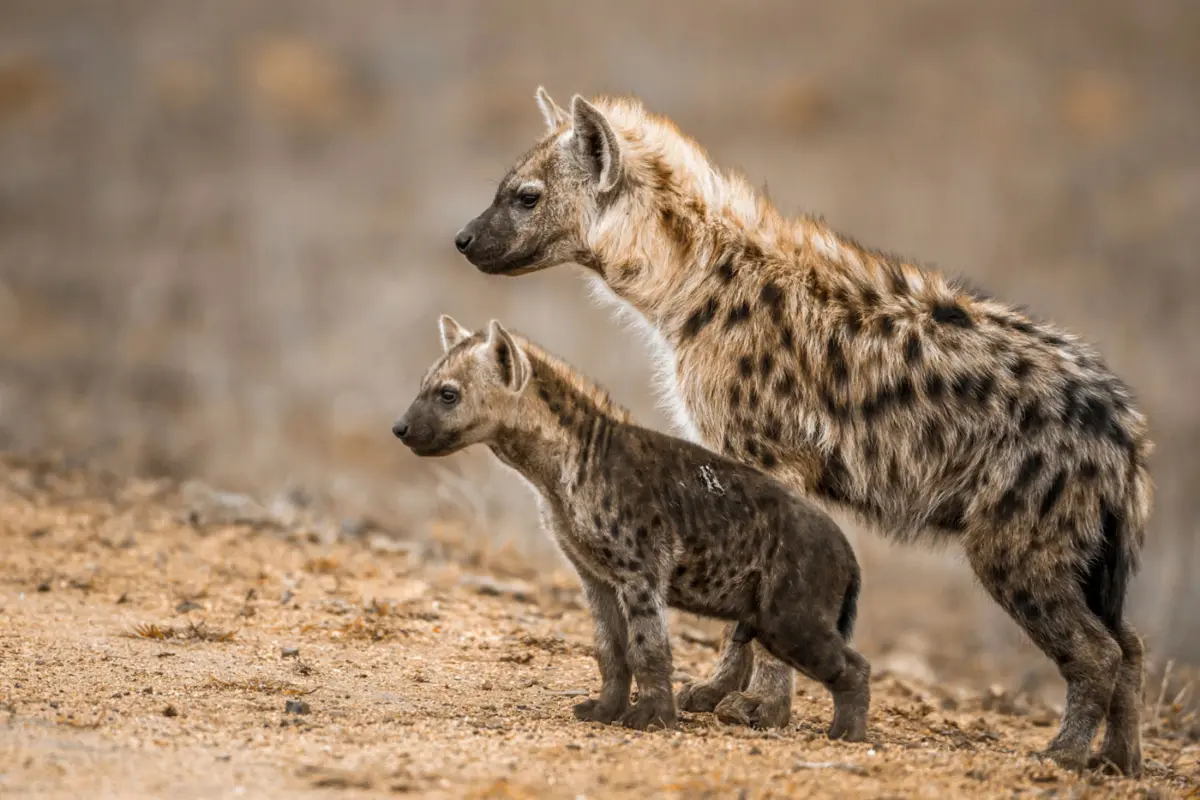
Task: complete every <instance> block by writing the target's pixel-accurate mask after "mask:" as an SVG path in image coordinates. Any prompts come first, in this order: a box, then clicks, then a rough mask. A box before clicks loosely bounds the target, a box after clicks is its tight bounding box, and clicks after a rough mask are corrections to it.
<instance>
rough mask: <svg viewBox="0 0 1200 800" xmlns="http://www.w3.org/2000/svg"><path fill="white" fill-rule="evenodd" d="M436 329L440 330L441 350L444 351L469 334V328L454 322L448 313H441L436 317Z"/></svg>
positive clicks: (451, 348)
mask: <svg viewBox="0 0 1200 800" xmlns="http://www.w3.org/2000/svg"><path fill="white" fill-rule="evenodd" d="M438 329H439V330H440V331H441V332H442V350H443V351H444V352H446V353H449V352H450V351H451V350H453V349H454V346H455V345H456V344H458V343H459V342H461V341H462V340H463V339H466V338H468V337H470V335H471V332H470V331H469V330H467V329H466V328H464V327H463V326H462V325H459V324H458V323H457V322H455V321H454V318H453V317H451V316H450V315H449V314H442V316H440V317H438Z"/></svg>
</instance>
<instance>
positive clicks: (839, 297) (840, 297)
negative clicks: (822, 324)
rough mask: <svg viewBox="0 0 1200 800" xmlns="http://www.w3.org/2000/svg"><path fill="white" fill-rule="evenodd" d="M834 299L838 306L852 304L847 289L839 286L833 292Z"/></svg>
mask: <svg viewBox="0 0 1200 800" xmlns="http://www.w3.org/2000/svg"><path fill="white" fill-rule="evenodd" d="M833 299H834V302H836V303H837V304H838V305H842V306H844V305H846V304H847V303H848V302H850V294H849V293H848V292H847V291H846V289H845V287H842V286H838V287H835V288H834V290H833Z"/></svg>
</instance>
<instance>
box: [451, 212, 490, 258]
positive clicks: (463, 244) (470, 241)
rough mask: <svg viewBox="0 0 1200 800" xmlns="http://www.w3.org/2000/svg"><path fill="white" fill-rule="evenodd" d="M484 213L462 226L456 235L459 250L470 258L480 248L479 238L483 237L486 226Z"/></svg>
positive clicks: (455, 240)
mask: <svg viewBox="0 0 1200 800" xmlns="http://www.w3.org/2000/svg"><path fill="white" fill-rule="evenodd" d="M484 216H485V215H484V214H480V215H479V216H478V217H476V218H475V219H473V220H471V221H470V222H468V223H467V224H466V225H463V226H462V229H461V230H460V231H459V232H458V233H456V234H455V235H454V246H455V248H457V249H458V252H460V253H462V254H463V255H464V256H466V257H467V258H468V259H469V258H470V257H471V254H472V253H473V252H474V251H476V250H478V249H479V240H480V239H481V238H482V236H481V234H482V233H483V227H484V222H485V221H484Z"/></svg>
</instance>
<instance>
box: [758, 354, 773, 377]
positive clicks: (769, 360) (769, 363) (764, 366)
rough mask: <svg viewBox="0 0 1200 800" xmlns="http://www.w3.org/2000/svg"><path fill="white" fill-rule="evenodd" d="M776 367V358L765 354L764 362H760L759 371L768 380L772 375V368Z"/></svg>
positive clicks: (763, 355) (763, 356)
mask: <svg viewBox="0 0 1200 800" xmlns="http://www.w3.org/2000/svg"><path fill="white" fill-rule="evenodd" d="M774 366H775V356H773V355H771V354H770V353H763V354H762V360H761V361H760V362H759V365H758V370H759V372H761V373H762V376H763V377H764V378H766V377H767V376H768V375H770V374H771V368H772V367H774Z"/></svg>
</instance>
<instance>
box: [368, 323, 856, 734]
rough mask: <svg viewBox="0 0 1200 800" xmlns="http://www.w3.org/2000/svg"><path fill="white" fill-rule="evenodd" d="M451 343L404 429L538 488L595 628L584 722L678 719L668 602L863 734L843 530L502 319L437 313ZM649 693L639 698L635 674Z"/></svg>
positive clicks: (435, 450)
mask: <svg viewBox="0 0 1200 800" xmlns="http://www.w3.org/2000/svg"><path fill="white" fill-rule="evenodd" d="M441 329H442V343H443V346H444V349H445V354H444V355H443V356H442V357H441V358H440V359H438V361H437V362H436V363H435V364H434V365H433V366H432V367H430V368H429V370H428V372H427V373H426V375H425V377H424V379H423V380H422V381H421V389H420V391H419V392H418V393H417V397H416V399H415V400H413V402H412V404H411V405H410V406H409V408H408V410H407V411H406V412H405V413H404V416H403V417H402V418H401V419H400V420H399V421H398V422H397V423H396V425H395V426H394V427H393V428H392V432H393V433H394V434H395V435H396V436H397V437H398V438H399V439H400V440H401V441H403V442H404V443H405V444H406V445H408V446H409V447H411V448H412V450H413V452H415V453H416V454H417V455H421V456H443V455H447V454H449V453H453V452H455V451H457V450H461V449H462V448H464V447H468V446H470V445H472V444H486V445H487V446H488V447H490V448H491V449H492V452H493V453H495V454H496V456H497V457H498V458H499V459H500V460H501V461H503V462H504V463H505V464H507V465H508V466H510V467H512V468H513V469H515V470H517V471H518V472H519V473H520V474H521V475H522V476H523V477H524V478H525V479H526V480H527V481H528V482H529V483H530V485H532V486H533V488H534V489H535V490H536V491H537V493H538V495H539V497H540V499H541V508H542V518H543V520H544V522H545V526H546V528H547V532H548V533H550V534H551V535H552V536H553V537H554V539H555V541H556V542H557V543H558V545H559V547H560V548H561V549H562V551H563V553H564V554H565V555H566V556H567V558H568V559H569V560H570V561H571V563H572V564H573V565H574V567H575V569H576V570H577V571H578V573H579V577H580V579H581V581H582V583H583V588H584V594H585V596H586V597H587V598H588V604H589V605H590V606H591V611H592V616H593V619H594V621H595V626H596V654H597V658H598V660H599V662H600V674H601V679H602V686H601V689H600V697H599V698H597V699H595V700H587V701H584V702H583V703H580V704H579V705H577V706H575V715H576V716H577V717H579V718H580V719H585V720H591V721H595V722H604V723H609V722H613V721H616V720H619V721H621V722H622V723H623V724H625V725H627V726H629V727H632V728H646V727H649V726H651V725H657V726H659V727H666V728H669V727H673V726H674V724H675V698H674V697H672V695H671V673H672V667H671V643H670V640H669V638H668V637H667V618H666V610H667V606H668V605H669V606H673V607H675V608H681V609H684V610H686V611H692V612H694V613H697V614H706V615H708V616H713V617H717V618H718V619H725V620H730V621H733V622H735V623H737V629H738V631H739V636H738V638H739V639H742V640H744V641H749V640H750V639H752V638H754V639H757V641H759V642H761V643H762V645H763V646H764V647H765V648H767V649H768V650H769V651H770V652H771V653H774V654H775V655H777V656H778V657H779V658H781V659H783V660H784V661H786V662H787V663H788V664H791V665H792V666H794V667H795V668H797V669H799V670H801V671H802V672H804V674H806V675H808V676H810V677H812V678H813V679H814V680H818V681H820V682H821V683H822V684H824V685H825V687H826V688H827V689H828V690H829V692H830V693H831V694H832V695H833V702H834V715H833V722H832V724H831V725H830V728H829V737H830V738H831V739H847V740H850V741H862V740H863V739H865V738H866V735H867V707H868V705H869V702H870V687H869V680H868V679H869V677H870V667H869V666H868V665H867V662H866V659H864V658H863V657H862V656H861V655H859V654H858V653H857V652H855V651H854V650H853V649H852V648H851V647H850V646H849V644H848V641H849V639H850V634H851V631H852V630H853V628H854V615H855V609H856V608H857V605H858V592H859V587H860V586H861V581H860V579H859V571H858V561H857V560H856V559H855V557H854V550H853V549H851V547H850V543H849V542H848V541H846V537H845V536H844V535H842V531H841V528H839V527H838V526H837V524H836V523H835V522H834V521H833V520H832V519H830V518H829V516H828V515H827V514H826V513H825V512H824V511H822V510H821V509H819V508H817V507H816V506H815V505H813V504H812V503H810V502H809V501H807V500H805V499H803V498H801V497H798V496H797V495H795V494H793V493H792V492H790V491H789V490H788V489H786V488H785V487H784V486H783V485H781V484H779V483H778V482H776V481H774V480H772V479H771V478H770V477H768V476H767V475H765V474H763V473H762V472H761V471H759V470H757V469H755V468H753V467H751V466H749V465H747V464H743V463H742V462H740V461H736V460H734V459H730V458H726V457H724V456H721V455H718V454H716V453H713V452H712V451H711V450H706V449H705V448H703V447H701V446H700V445H697V444H693V443H692V442H687V441H684V440H682V439H676V438H674V437H672V436H667V435H666V434H663V433H659V432H658V431H652V430H648V429H646V428H643V427H640V426H638V425H636V424H634V423H633V422H632V420H631V419H630V417H629V414H628V412H626V411H625V410H624V409H623V408H621V407H620V406H618V405H616V404H615V403H613V402H612V400H611V399H610V398H609V396H608V393H607V392H605V391H604V390H603V389H601V388H600V387H599V386H597V385H596V384H595V383H593V382H592V381H590V380H589V379H588V378H586V377H584V376H583V375H581V374H579V373H578V372H576V371H574V370H573V369H571V368H570V367H569V366H568V365H567V364H565V363H563V362H562V361H560V360H559V359H557V358H555V357H553V356H551V355H549V354H548V353H546V352H545V351H544V350H542V349H541V348H539V347H537V346H536V345H534V344H532V343H531V342H529V341H528V340H526V339H524V338H523V337H521V336H518V335H516V334H512V333H509V332H508V331H507V330H505V328H504V327H503V326H502V325H500V323H498V322H494V321H493V322H492V323H491V324H490V325H489V326H488V330H487V333H486V334H478V333H475V334H473V333H471V332H470V331H468V330H466V329H464V328H463V327H462V326H460V325H459V324H458V323H457V322H455V321H454V320H453V319H451V318H450V317H447V316H443V317H442V319H441ZM634 677H636V678H637V682H638V701H637V703H635V704H634V705H633V706H632V707H631V706H630V705H629V688H630V681H631V678H634Z"/></svg>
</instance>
